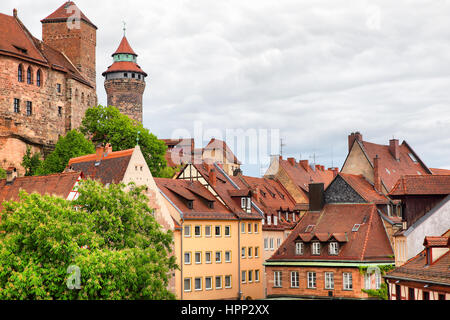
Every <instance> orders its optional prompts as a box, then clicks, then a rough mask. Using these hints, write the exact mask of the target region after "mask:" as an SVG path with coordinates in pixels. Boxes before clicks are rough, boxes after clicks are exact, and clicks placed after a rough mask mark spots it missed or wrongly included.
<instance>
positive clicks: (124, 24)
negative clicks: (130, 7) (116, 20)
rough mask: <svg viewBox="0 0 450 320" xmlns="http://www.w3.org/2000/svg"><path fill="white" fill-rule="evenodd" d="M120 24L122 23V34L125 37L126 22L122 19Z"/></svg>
mask: <svg viewBox="0 0 450 320" xmlns="http://www.w3.org/2000/svg"><path fill="white" fill-rule="evenodd" d="M122 24H123V36H124V37H125V35H126V32H127V23H126V22H125V21H122Z"/></svg>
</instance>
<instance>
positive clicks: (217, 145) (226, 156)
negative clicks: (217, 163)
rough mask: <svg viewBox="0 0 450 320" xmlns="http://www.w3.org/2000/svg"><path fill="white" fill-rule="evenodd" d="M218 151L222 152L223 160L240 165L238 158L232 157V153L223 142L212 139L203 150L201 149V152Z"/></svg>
mask: <svg viewBox="0 0 450 320" xmlns="http://www.w3.org/2000/svg"><path fill="white" fill-rule="evenodd" d="M214 149H216V150H219V151H221V152H222V156H223V158H222V159H223V160H227V161H228V162H231V163H235V164H241V162H240V161H239V160H238V158H237V157H236V156H235V155H234V153H233V151H231V149H230V148H229V147H228V145H227V144H226V142H225V141H222V140H219V139H216V138H212V139H211V140H210V141H209V142H208V144H207V145H206V147H205V148H203V152H204V151H205V150H214Z"/></svg>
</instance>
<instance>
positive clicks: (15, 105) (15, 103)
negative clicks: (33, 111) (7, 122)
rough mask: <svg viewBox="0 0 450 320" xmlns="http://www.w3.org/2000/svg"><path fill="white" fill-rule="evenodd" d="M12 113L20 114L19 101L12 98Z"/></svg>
mask: <svg viewBox="0 0 450 320" xmlns="http://www.w3.org/2000/svg"><path fill="white" fill-rule="evenodd" d="M14 112H15V113H20V100H19V99H16V98H14Z"/></svg>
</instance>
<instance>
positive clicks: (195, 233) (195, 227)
mask: <svg viewBox="0 0 450 320" xmlns="http://www.w3.org/2000/svg"><path fill="white" fill-rule="evenodd" d="M197 230H198V231H199V234H197ZM201 236H202V226H199V225H195V226H194V237H196V238H200V237H201Z"/></svg>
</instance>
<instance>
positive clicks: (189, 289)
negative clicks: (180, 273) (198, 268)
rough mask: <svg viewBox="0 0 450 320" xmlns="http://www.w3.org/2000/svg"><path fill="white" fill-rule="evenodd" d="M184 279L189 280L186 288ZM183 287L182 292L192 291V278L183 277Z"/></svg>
mask: <svg viewBox="0 0 450 320" xmlns="http://www.w3.org/2000/svg"><path fill="white" fill-rule="evenodd" d="M186 280H188V281H189V288H188V289H186ZM183 289H184V292H191V291H192V279H191V278H184V281H183Z"/></svg>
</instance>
